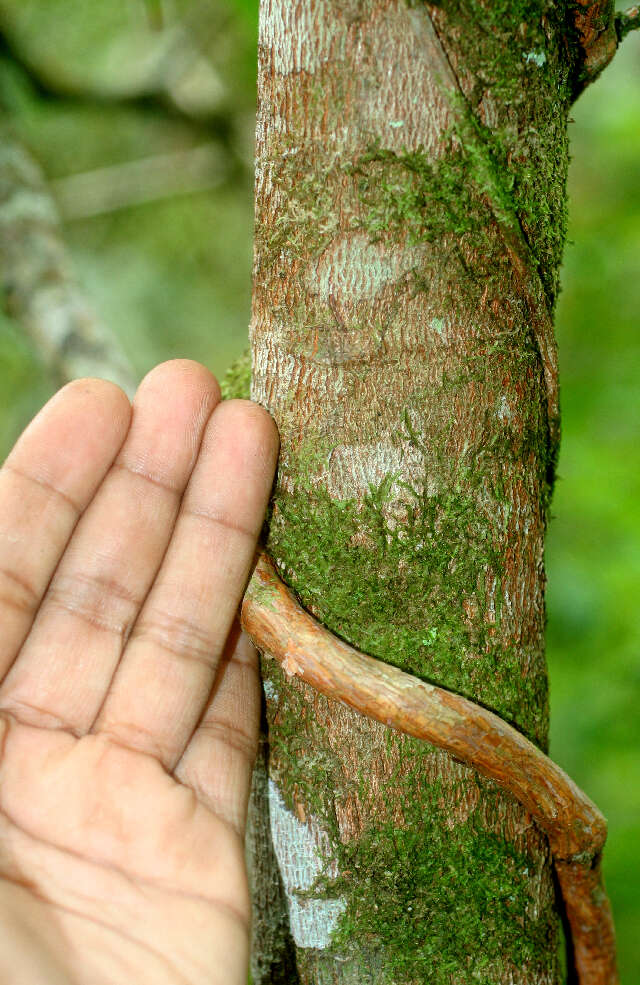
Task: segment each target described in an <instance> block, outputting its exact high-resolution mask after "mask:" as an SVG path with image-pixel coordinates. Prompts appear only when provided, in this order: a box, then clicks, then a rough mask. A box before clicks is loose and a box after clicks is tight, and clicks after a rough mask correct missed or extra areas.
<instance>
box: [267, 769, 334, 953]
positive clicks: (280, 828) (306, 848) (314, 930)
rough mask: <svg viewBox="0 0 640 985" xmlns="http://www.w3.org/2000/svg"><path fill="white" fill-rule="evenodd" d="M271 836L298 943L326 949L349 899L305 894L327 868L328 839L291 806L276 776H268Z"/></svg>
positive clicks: (318, 828)
mask: <svg viewBox="0 0 640 985" xmlns="http://www.w3.org/2000/svg"><path fill="white" fill-rule="evenodd" d="M269 818H270V821H271V837H272V839H273V845H274V848H275V852H276V856H277V859H278V864H279V866H280V874H281V876H282V882H283V884H284V889H285V892H286V895H287V902H288V905H289V925H290V928H291V934H292V936H293V939H294V940H295V942H296V944H297V946H298V947H304V948H314V949H316V950H324V949H325V948H327V947H329V944H330V941H331V934H332V933H333V931H334V930H335V929H336V927H337V925H338V921H339V919H340V915H341V914H342V913H343V911H344V908H345V906H346V903H345V901H344V900H341V899H318V898H317V897H311V898H305V897H301V896H300V895H299V893H300V892H301V891H302V892H304V891H305V890H309V889H311V887H312V886H313V884H314V883H315V882H316V880H317V879H318V877H319V876H320V875H322V874H323V872H326V869H327V863H326V861H325V858H326V855H327V853H328V851H329V839H328V837H327V834H326V832H324V831H323V830H322V829H321V828H320V827H319V826H318V825H317V824H315V823H314V822H313V821H309V822H307V823H303V822H302V821H299V820H298V818H297V817H296V816H295V815H294V814H293V813H292V812H291V811H289V810H287V807H286V805H285V803H284V800H283V799H282V796H281V794H280V791H279V790H278V788H277V786H276V784H275V783H274V782H273V780H271V779H270V780H269Z"/></svg>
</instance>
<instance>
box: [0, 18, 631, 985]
mask: <svg viewBox="0 0 640 985" xmlns="http://www.w3.org/2000/svg"><path fill="white" fill-rule="evenodd" d="M157 6H158V4H157V0H147V3H146V5H145V3H144V2H143V0H109V2H105V3H101V4H86V3H84V2H83V0H0V31H1V32H2V33H3V35H4V37H5V44H4V46H3V47H2V48H0V103H1V105H2V109H3V110H4V111H5V112H7V113H8V115H9V116H10V117H11V119H12V125H13V128H14V130H15V132H16V133H17V134H18V135H19V136H20V138H21V139H22V140H24V141H25V143H26V144H27V145H28V146H29V147H30V148H31V150H32V151H33V153H34V154H35V155H36V157H37V158H38V159H39V161H40V162H41V164H42V166H43V168H44V170H45V172H46V174H47V176H48V177H49V178H51V179H53V180H54V181H55V180H56V179H57V180H60V179H64V178H65V177H67V176H69V175H71V174H75V173H81V172H88V171H91V170H93V169H96V168H103V167H105V166H110V165H117V164H119V163H123V162H126V161H131V160H137V159H140V158H143V157H147V156H153V155H158V154H165V153H169V152H174V151H177V150H181V149H185V148H190V147H197V146H199V145H201V144H202V143H205V142H210V141H214V142H217V143H219V144H220V147H221V149H222V151H223V152H224V154H225V155H227V157H228V159H229V161H230V167H229V169H228V176H227V177H226V178H225V179H224V180H223V181H222V182H218V183H217V184H216V179H215V176H212V182H211V185H212V187H210V188H209V189H208V190H206V191H204V192H201V193H192V194H183V195H170V196H167V197H163V198H159V199H158V200H156V201H154V202H152V203H137V202H136V201H135V196H133V197H132V201H131V202H130V204H129V205H128V206H127V207H125V208H120V209H118V210H113V211H110V212H105V213H104V214H100V215H96V216H92V217H88V218H84V219H83V218H75V219H72V220H69V221H67V222H66V223H65V227H64V234H65V237H66V241H67V243H68V246H69V248H70V250H71V253H72V256H73V260H74V262H75V266H76V271H77V273H78V277H79V280H80V282H81V284H82V285H83V287H84V289H85V291H86V293H87V295H88V296H89V298H90V299H91V301H92V303H93V306H94V308H95V309H96V310H97V311H98V313H99V314H100V316H101V318H102V320H103V321H104V322H105V323H107V324H108V325H109V326H110V327H111V328H112V330H113V331H114V332H116V333H117V334H118V336H119V338H120V340H121V343H122V346H123V348H124V349H125V351H126V353H127V355H128V357H129V359H130V360H131V362H132V364H133V365H134V367H135V369H136V371H137V373H138V374H139V375H142V374H143V373H144V372H146V370H148V369H149V368H150V367H151V366H153V365H154V364H155V363H156V362H159V361H161V360H163V359H169V358H172V357H174V356H188V357H191V358H194V359H198V360H200V361H202V362H204V363H206V364H207V365H208V366H209V367H210V368H211V369H212V370H213V371H214V372H215V373H217V374H218V375H222V374H223V373H224V371H225V369H226V368H227V366H228V365H229V364H230V362H231V361H232V360H233V359H234V358H235V357H236V356H237V355H238V354H239V353H240V352H241V351H242V350H243V348H244V347H245V344H246V334H247V323H248V319H249V304H250V265H251V235H252V222H253V218H252V176H251V166H250V161H251V140H252V114H253V103H254V92H255V80H254V73H255V37H256V21H257V16H256V6H257V3H256V2H254V0H218V3H215V2H214V0H209V2H208V3H207V4H201V3H196V0H179V2H178V0H174V3H173V4H172V11H173V12H174V14H173V15H172V16H175V13H177V14H180V15H182V16H184V17H185V18H186V19H187V22H189V20H190V19H191V20H192V21H194V22H195V23H196V32H195V33H196V34H197V35H198V36H199V37H200V39H202V38H203V37H214V39H215V38H216V37H218V38H220V39H221V40H222V43H221V44H220V43H218V44H213V45H212V47H213V54H210V53H209V56H210V58H211V60H212V62H213V63H214V65H215V66H216V68H217V71H218V74H219V77H220V79H221V80H222V83H223V88H224V92H223V94H222V96H220V97H219V98H217V99H212V100H210V104H209V105H208V106H207V108H206V111H205V112H203V113H201V114H200V115H199V116H197V117H196V118H194V117H193V116H191V117H190V118H188V117H187V116H185V114H184V113H181V112H178V111H176V108H175V107H173V106H171V105H167V104H166V102H165V101H163V99H162V98H158V97H157V95H156V94H154V92H153V91H150V92H145V93H143V94H142V96H141V95H140V94H139V93H138V94H137V95H135V97H134V96H131V95H129V96H126V95H125V98H124V99H115V98H112V97H109V98H104V93H101V92H100V91H99V90H100V87H101V86H102V87H104V86H105V84H106V87H107V89H108V87H109V84H110V80H112V79H114V78H116V79H121V78H125V80H126V77H127V70H129V71H130V74H134V69H137V67H138V63H139V52H140V50H141V46H142V50H146V49H145V47H144V46H145V45H147V46H148V47H149V49H150V50H151V49H152V48H153V45H154V44H156V43H157V40H158V34H159V33H162V32H158V30H157V29H155V30H154V28H153V25H154V23H155V17H154V11H155V10H156V9H157ZM167 7H168V4H165V5H164V6H163V7H162V8H161V9H162V10H163V11H164V15H165V23H164V28H165V30H168V29H169V28H170V27H171V23H172V19H171V18H170V17H168V16H167V13H166V8H167ZM203 18H204V26H205V27H208V28H209V33H208V35H207V32H206V31H201V30H200V26H201V25H202V19H203ZM201 43H202V41H201ZM20 62H21V63H22V64H20ZM25 66H26V67H27V68H28V69H30V72H28V71H26V70H25ZM69 66H71V70H70V68H69ZM74 73H75V74H74ZM34 79H35V80H36V81H34ZM83 86H84V87H85V88H86V90H91V91H92V92H93V95H90V96H89V98H87V97H86V94H84V93H83V92H82V89H83ZM61 93H62V95H61ZM96 93H97V94H96ZM573 116H574V122H573V123H572V125H571V139H572V164H571V170H570V179H569V196H570V217H571V221H570V231H569V237H570V242H569V243H568V245H567V249H566V253H565V262H564V268H563V276H562V283H563V290H562V293H561V296H560V302H559V307H558V312H557V334H558V340H559V347H560V369H561V400H562V412H563V441H562V452H561V457H560V466H559V480H558V483H557V486H556V491H555V497H554V502H553V515H554V519H553V522H552V523H551V527H550V531H549V536H548V543H547V568H548V576H549V585H548V617H549V623H548V657H549V667H550V675H551V721H552V739H551V754H552V756H553V758H554V759H555V760H556V761H557V762H558V763H560V764H561V765H562V766H563V767H564V768H565V769H566V770H567V772H569V773H570V775H571V776H572V777H573V778H574V779H575V780H576V782H577V783H578V784H579V785H580V786H581V787H583V789H585V790H586V791H587V792H588V793H589V795H590V796H591V797H592V798H593V799H594V800H595V801H596V803H597V804H598V805H599V806H600V808H601V809H602V810H603V812H604V813H605V814H606V816H607V817H608V819H609V829H610V835H609V841H608V844H607V848H606V851H605V878H606V882H607V887H608V889H609V893H610V896H611V899H612V903H613V907H614V915H615V918H616V925H617V932H618V940H619V958H620V966H621V975H622V982H623V985H633V983H635V982H640V946H639V942H640V755H639V752H640V714H639V711H638V709H639V708H640V615H639V606H638V597H639V595H640V36H634V35H631V36H630V37H629V38H628V39H627V40H626V42H625V44H624V46H623V48H622V50H621V51H620V52H619V53H618V55H617V56H616V59H615V61H614V63H613V64H612V65H611V66H610V67H609V68H608V69H607V71H606V72H605V74H604V76H603V77H602V78H601V79H600V80H599V81H598V82H597V83H596V84H595V85H593V86H592V87H591V88H590V89H589V90H588V91H587V92H586V93H585V94H584V95H583V96H582V97H581V98H580V100H579V101H578V102H577V104H576V106H575V108H574V113H573ZM54 187H55V186H54ZM52 392H53V383H52V382H51V380H50V378H49V376H48V375H47V373H46V372H45V370H44V369H43V367H42V366H41V365H40V364H39V363H38V360H37V358H36V356H35V355H34V353H33V352H32V350H31V348H30V345H29V343H28V342H27V341H26V340H25V339H24V338H23V337H22V335H21V332H20V329H19V326H17V325H15V324H14V323H12V322H11V321H10V320H9V319H8V318H6V317H5V316H2V315H0V455H4V454H5V453H6V451H7V450H8V449H9V447H10V446H11V444H12V442H13V441H14V440H15V437H16V436H17V435H18V433H19V431H20V430H21V428H22V427H23V426H24V425H25V423H26V422H27V421H28V420H29V418H30V416H31V415H32V414H33V413H35V411H36V410H37V409H38V407H39V406H40V405H41V404H42V403H43V401H44V400H46V398H47V397H48V396H49V395H50V394H51V393H52Z"/></svg>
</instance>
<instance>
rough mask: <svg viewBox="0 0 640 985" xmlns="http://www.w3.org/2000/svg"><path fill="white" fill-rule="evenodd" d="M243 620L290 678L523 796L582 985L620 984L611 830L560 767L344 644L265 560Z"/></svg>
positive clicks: (497, 726)
mask: <svg viewBox="0 0 640 985" xmlns="http://www.w3.org/2000/svg"><path fill="white" fill-rule="evenodd" d="M241 621H242V626H243V628H244V629H245V631H246V632H247V633H248V634H249V636H250V637H251V639H252V640H253V642H254V643H255V645H256V646H257V647H258V648H259V649H260V650H261V651H262V652H263V653H264V654H265V656H268V657H273V658H275V659H276V660H277V661H278V662H279V663H280V664H281V666H282V668H283V670H284V671H285V673H286V674H288V675H289V676H290V677H293V676H296V677H299V678H300V680H302V681H305V682H306V683H307V684H309V685H310V686H311V687H313V688H315V689H316V690H318V691H320V692H321V693H322V694H324V695H326V696H327V697H329V698H335V699H336V700H338V701H341V702H343V703H344V704H347V705H349V706H350V707H351V708H355V709H356V711H359V712H360V713H361V714H363V715H367V716H368V717H369V718H373V719H375V720H376V721H378V722H382V724H384V725H386V726H388V727H389V728H393V729H397V730H398V731H400V732H405V733H406V734H407V735H412V736H415V737H416V738H419V739H424V740H425V741H427V742H430V743H432V744H433V745H436V746H439V747H440V748H441V749H445V750H446V751H447V752H449V753H451V755H453V756H455V757H456V758H457V759H459V760H461V761H462V762H464V763H466V764H467V765H469V766H472V767H474V768H475V769H477V770H478V772H480V773H482V774H483V776H486V777H488V778H489V779H491V780H494V781H495V782H496V783H497V784H498V785H499V786H500V787H502V789H503V790H506V791H508V792H509V793H511V794H512V795H513V796H514V797H516V799H517V800H519V801H520V803H521V804H522V805H523V806H524V807H525V808H526V809H527V810H528V811H529V813H530V814H531V817H532V818H533V819H534V821H536V822H537V824H538V825H539V826H540V827H541V828H542V830H543V831H544V832H545V834H546V835H547V837H548V839H549V845H550V848H551V852H552V855H553V860H554V865H555V870H556V874H557V878H558V882H559V884H560V889H561V891H562V897H563V900H564V906H565V909H566V915H567V920H568V923H569V926H570V928H571V939H572V940H571V943H572V949H573V956H574V962H575V971H576V973H577V978H578V982H579V985H617V983H618V974H617V970H616V952H615V933H614V927H613V919H612V916H611V908H610V905H609V900H608V898H607V895H606V893H605V890H604V886H603V882H602V874H601V861H602V849H603V847H604V843H605V840H606V836H607V825H606V821H605V819H604V817H603V816H602V814H601V813H600V811H599V810H598V808H597V807H596V806H595V804H594V803H592V801H591V800H589V798H588V797H587V795H586V794H585V793H583V792H582V790H580V789H579V788H578V787H577V786H576V785H575V783H574V782H573V780H571V779H570V777H568V776H567V774H566V773H564V772H563V770H561V769H560V767H559V766H557V765H556V764H555V763H554V762H553V761H552V760H551V759H549V757H548V756H545V754H544V753H543V752H541V751H540V749H538V747H537V746H535V745H534V744H533V743H532V742H530V741H529V740H528V739H526V738H525V737H524V736H523V735H521V734H520V732H518V731H517V730H516V729H514V728H513V727H512V726H511V725H509V724H507V722H505V721H503V720H502V719H501V718H499V717H498V716H497V715H494V714H493V712H490V711H487V709H486V708H483V707H481V706H480V705H477V704H474V703H473V702H472V701H469V700H467V699H466V698H463V697H461V695H459V694H454V693H453V692H451V691H446V690H445V689H444V688H440V687H436V686H435V685H433V684H427V683H426V682H425V681H422V680H420V679H419V678H417V677H413V676H412V675H411V674H407V673H405V672H404V671H401V670H399V669H398V668H397V667H393V666H391V665H389V664H386V663H384V662H383V661H380V660H376V659H375V658H373V657H370V656H367V655H366V654H364V653H360V652H359V651H358V650H355V649H354V648H353V647H351V646H349V645H348V644H347V643H345V642H344V641H343V640H341V639H339V638H338V637H336V636H334V635H333V634H332V633H330V632H329V631H328V630H327V629H325V627H324V626H322V625H320V623H318V622H317V621H316V620H315V619H314V618H313V616H311V615H310V614H309V613H308V612H306V611H305V610H304V609H303V608H302V607H301V606H300V605H299V604H298V602H297V601H296V599H295V598H294V596H293V595H292V593H291V592H290V591H289V589H288V588H287V587H286V585H285V584H284V583H283V582H282V581H281V579H280V577H279V575H278V573H277V571H276V569H275V567H274V565H273V563H272V562H271V560H270V559H269V558H268V557H267V555H266V554H264V553H263V554H261V555H260V556H259V557H258V560H257V563H256V566H255V569H254V572H253V575H252V578H251V581H250V582H249V586H248V588H247V591H246V594H245V597H244V600H243V603H242V609H241Z"/></svg>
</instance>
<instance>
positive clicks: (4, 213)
mask: <svg viewBox="0 0 640 985" xmlns="http://www.w3.org/2000/svg"><path fill="white" fill-rule="evenodd" d="M0 136H1V137H2V141H1V145H0V286H1V288H2V295H3V303H4V306H5V309H6V311H7V314H9V315H10V316H11V317H12V318H14V319H15V321H16V322H18V323H19V324H21V325H22V326H23V328H24V330H25V332H26V334H27V335H28V336H29V338H30V339H31V342H32V343H33V345H34V347H35V348H36V349H37V351H38V353H39V354H40V356H41V357H42V359H43V361H44V362H45V364H46V365H47V367H48V368H49V369H50V370H52V371H53V372H54V374H55V375H56V376H57V378H58V379H59V380H60V381H63V380H67V379H73V378H75V377H79V376H101V377H105V378H107V379H110V380H113V382H115V383H118V384H119V385H120V386H121V387H122V388H123V390H125V391H126V392H127V393H128V394H129V395H131V394H132V393H133V391H134V389H135V381H134V378H133V374H132V372H131V370H130V368H129V365H128V362H127V359H126V357H125V356H124V355H123V354H122V353H121V351H120V349H119V346H118V344H117V342H116V341H115V339H114V338H113V337H111V335H110V334H109V333H108V332H107V330H106V329H105V328H104V327H103V326H102V325H100V324H99V322H98V320H97V318H96V316H95V314H94V313H93V311H92V310H91V309H90V307H89V305H88V304H87V302H86V300H85V298H84V296H83V294H82V291H81V289H80V287H79V286H78V284H77V282H76V280H75V278H74V276H73V272H72V266H71V262H70V258H69V256H68V254H67V251H66V249H65V246H64V244H63V241H62V236H61V228H60V221H59V217H58V213H57V209H56V206H55V203H54V201H53V198H52V196H51V193H50V192H49V190H48V188H47V185H46V182H45V180H44V177H43V175H42V172H41V170H40V168H39V167H38V165H37V164H36V162H35V161H34V160H33V158H32V157H31V156H30V155H29V154H28V153H27V151H26V150H25V149H24V148H23V147H22V146H21V145H20V144H19V143H18V142H17V141H16V140H15V139H14V137H13V135H12V134H11V132H10V131H9V130H8V128H7V127H6V126H2V127H1V128H0Z"/></svg>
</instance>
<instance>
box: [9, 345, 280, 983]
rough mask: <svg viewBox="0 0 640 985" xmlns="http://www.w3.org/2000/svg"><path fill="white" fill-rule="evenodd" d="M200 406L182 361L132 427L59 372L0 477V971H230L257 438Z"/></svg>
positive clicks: (240, 949)
mask: <svg viewBox="0 0 640 985" xmlns="http://www.w3.org/2000/svg"><path fill="white" fill-rule="evenodd" d="M167 393H171V401H170V402H169V401H167V399H166V395H167ZM218 400H219V391H218V388H217V384H216V383H215V381H214V380H213V378H212V377H211V376H210V374H209V373H208V372H207V371H206V370H204V369H203V368H202V367H199V366H197V365H196V364H193V363H188V362H182V361H180V362H174V363H168V364H165V365H163V366H160V367H158V368H157V369H156V370H155V371H154V372H153V373H151V374H150V375H149V376H148V377H147V378H146V379H145V381H144V382H143V384H142V385H141V387H140V389H139V391H138V394H137V396H136V400H135V402H134V413H133V420H132V421H131V422H130V410H129V405H128V401H126V399H125V397H124V395H123V394H121V393H120V391H118V390H117V389H116V388H114V387H112V386H110V385H108V384H103V383H99V382H98V381H81V382H78V383H76V384H73V385H72V386H70V387H68V388H66V389H65V390H63V391H62V392H61V393H60V394H58V395H57V397H56V398H54V400H53V401H52V402H51V403H50V404H49V405H48V406H47V408H45V410H44V411H43V413H42V414H41V415H40V416H39V417H38V418H37V419H36V421H35V422H34V423H33V424H32V425H31V427H30V428H29V429H28V430H27V432H26V433H25V435H24V436H23V437H22V439H21V440H20V442H19V443H18V445H17V446H16V448H15V449H14V451H13V452H12V454H11V455H10V456H9V459H8V460H7V463H6V464H5V467H4V469H3V470H2V472H1V473H0V624H1V625H2V626H3V634H2V640H1V641H0V678H2V684H1V685H0V752H1V756H0V911H2V917H3V919H2V920H0V926H3V927H4V931H2V930H0V955H1V954H4V956H5V957H4V958H3V957H0V981H5V980H6V981H11V982H16V983H18V982H23V981H24V982H25V983H26V982H29V983H34V985H35V983H36V982H37V983H38V985H39V983H40V982H42V983H43V985H44V983H47V985H50V983H56V985H58V983H60V985H71V983H73V985H116V983H117V985H120V983H122V982H124V981H136V982H137V983H140V985H146V983H154V985H156V983H157V985H177V983H180V985H197V983H204V982H207V983H216V985H217V983H218V982H220V983H223V982H224V983H225V985H236V983H237V985H240V983H242V982H243V981H245V980H246V965H247V957H248V920H249V902H248V892H247V883H246V872H245V866H244V855H243V831H244V823H245V813H246V803H247V797H248V786H249V777H250V771H251V764H252V760H253V756H254V753H255V745H256V741H257V728H258V707H259V689H258V676H257V665H256V655H255V652H254V651H253V648H252V647H251V644H250V643H249V641H248V640H247V639H246V638H245V637H244V636H243V635H242V634H241V633H239V630H238V627H237V624H235V623H234V619H235V612H236V610H237V606H238V602H239V600H240V597H241V594H242V590H243V588H244V585H245V583H246V580H247V577H248V574H249V571H250V568H251V562H252V558H253V552H254V548H255V542H256V538H257V534H258V531H259V528H260V525H261V522H262V518H263V513H264V508H265V505H266V501H267V497H268V493H269V488H270V485H271V481H272V476H273V469H274V464H275V456H276V449H277V438H276V436H275V430H274V428H273V425H272V423H271V421H270V419H269V418H268V416H267V415H266V414H265V413H264V412H263V411H261V410H260V409H259V408H257V407H255V406H254V405H251V404H249V403H247V402H243V401H242V402H241V401H234V402H230V403H227V404H219V403H218ZM3 936H4V940H3V939H2V938H3ZM3 961H5V965H3Z"/></svg>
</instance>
